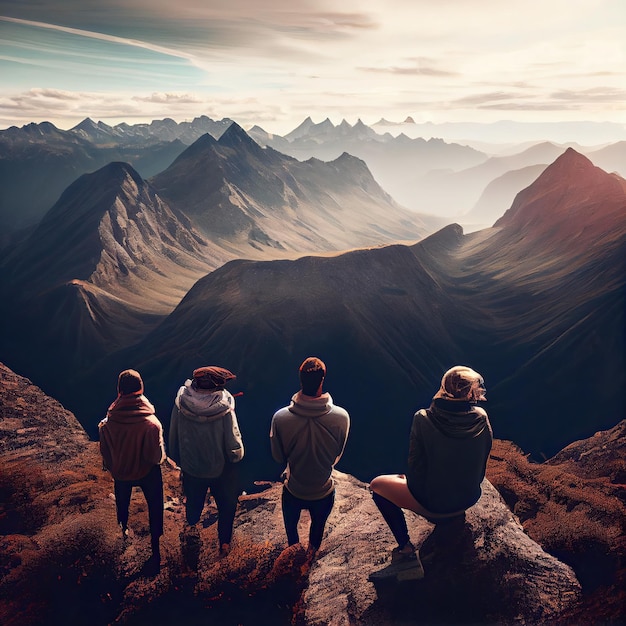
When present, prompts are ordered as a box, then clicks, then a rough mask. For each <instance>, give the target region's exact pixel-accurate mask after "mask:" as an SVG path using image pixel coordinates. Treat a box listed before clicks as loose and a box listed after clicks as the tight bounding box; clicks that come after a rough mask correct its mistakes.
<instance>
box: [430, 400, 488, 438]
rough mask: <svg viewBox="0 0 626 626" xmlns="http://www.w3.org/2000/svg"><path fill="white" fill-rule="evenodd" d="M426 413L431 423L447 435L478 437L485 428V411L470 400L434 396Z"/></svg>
mask: <svg viewBox="0 0 626 626" xmlns="http://www.w3.org/2000/svg"><path fill="white" fill-rule="evenodd" d="M427 413H428V417H429V418H430V420H431V421H432V423H433V424H434V425H435V426H436V427H437V428H438V429H439V430H440V431H441V432H442V433H443V434H444V435H447V436H448V437H455V438H460V439H462V438H471V437H478V435H480V434H481V433H482V432H483V431H484V430H485V428H487V413H486V412H485V410H484V409H482V408H481V407H479V406H476V405H475V404H473V403H470V402H459V401H452V400H445V399H441V398H436V399H435V400H434V401H433V403H432V404H431V405H430V408H429V409H428V411H427Z"/></svg>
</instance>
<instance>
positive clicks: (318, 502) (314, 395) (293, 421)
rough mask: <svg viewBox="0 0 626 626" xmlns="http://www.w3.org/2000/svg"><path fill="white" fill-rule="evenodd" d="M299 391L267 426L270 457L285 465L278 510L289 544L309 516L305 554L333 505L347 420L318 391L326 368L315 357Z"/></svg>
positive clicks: (313, 547)
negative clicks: (336, 468) (335, 473)
mask: <svg viewBox="0 0 626 626" xmlns="http://www.w3.org/2000/svg"><path fill="white" fill-rule="evenodd" d="M299 376H300V385H301V390H300V391H298V392H297V393H296V394H295V395H294V396H293V397H292V398H291V404H290V405H289V406H286V407H284V408H282V409H280V410H279V411H277V412H276V413H275V414H274V416H273V418H272V424H271V428H270V444H271V450H272V456H273V457H274V460H275V461H277V462H278V463H286V464H287V467H286V470H285V477H286V478H285V482H284V485H283V492H282V510H283V521H284V523H285V531H286V533H287V541H288V543H289V545H290V546H291V545H294V544H296V543H299V536H298V521H299V520H300V514H301V512H302V510H303V509H307V510H308V511H309V513H310V516H311V526H310V529H309V546H308V550H307V552H308V556H309V558H312V557H313V556H314V555H315V553H316V552H317V550H318V549H319V547H320V545H321V543H322V537H323V535H324V528H325V526H326V520H327V519H328V516H329V515H330V512H331V511H332V508H333V505H334V502H335V485H334V481H333V478H332V471H333V468H334V466H335V464H336V463H337V462H338V461H339V459H340V458H341V455H342V454H343V451H344V448H345V445H346V441H347V438H348V431H349V428H350V417H349V415H348V412H347V411H346V410H345V409H342V408H341V407H338V406H335V405H334V404H333V400H332V398H331V396H330V394H329V393H323V392H322V385H323V383H324V379H325V377H326V365H325V364H324V363H323V361H321V360H320V359H318V358H317V357H309V358H307V359H305V361H304V362H303V363H302V365H301V366H300V369H299Z"/></svg>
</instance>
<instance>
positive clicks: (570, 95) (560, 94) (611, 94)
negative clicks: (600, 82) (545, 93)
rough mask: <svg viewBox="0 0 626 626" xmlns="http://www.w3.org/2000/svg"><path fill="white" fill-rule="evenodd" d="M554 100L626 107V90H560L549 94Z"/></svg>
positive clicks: (599, 88)
mask: <svg viewBox="0 0 626 626" xmlns="http://www.w3.org/2000/svg"><path fill="white" fill-rule="evenodd" d="M550 96H551V97H552V98H554V99H555V100H561V101H570V102H572V101H575V102H595V103H602V102H605V103H614V102H617V103H621V104H623V105H624V106H626V89H619V88H613V87H595V88H593V89H581V90H565V89H563V90H560V91H555V92H553V93H551V94H550Z"/></svg>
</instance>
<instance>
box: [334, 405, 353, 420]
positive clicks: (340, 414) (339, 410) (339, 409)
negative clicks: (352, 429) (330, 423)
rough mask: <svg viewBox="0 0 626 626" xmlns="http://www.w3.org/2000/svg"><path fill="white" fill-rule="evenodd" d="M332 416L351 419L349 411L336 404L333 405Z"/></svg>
mask: <svg viewBox="0 0 626 626" xmlns="http://www.w3.org/2000/svg"><path fill="white" fill-rule="evenodd" d="M330 414H331V415H335V416H337V417H343V418H345V419H348V420H349V419H350V414H349V413H348V411H346V409H344V408H343V407H342V406H337V405H336V404H334V405H333V408H332V410H331V411H330Z"/></svg>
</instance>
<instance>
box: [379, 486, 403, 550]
mask: <svg viewBox="0 0 626 626" xmlns="http://www.w3.org/2000/svg"><path fill="white" fill-rule="evenodd" d="M372 497H373V498H374V502H375V503H376V506H377V507H378V510H379V511H380V512H381V513H382V516H383V518H384V520H385V521H386V522H387V526H389V529H390V530H391V532H392V533H393V536H394V538H395V540H396V541H397V542H398V546H399V547H400V548H404V546H405V545H406V544H407V543H409V529H408V527H407V525H406V518H405V517H404V511H403V510H402V509H401V508H400V507H399V506H398V505H397V504H394V503H393V502H391V500H387V498H384V497H383V496H381V495H379V494H377V493H375V492H373V491H372Z"/></svg>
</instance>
